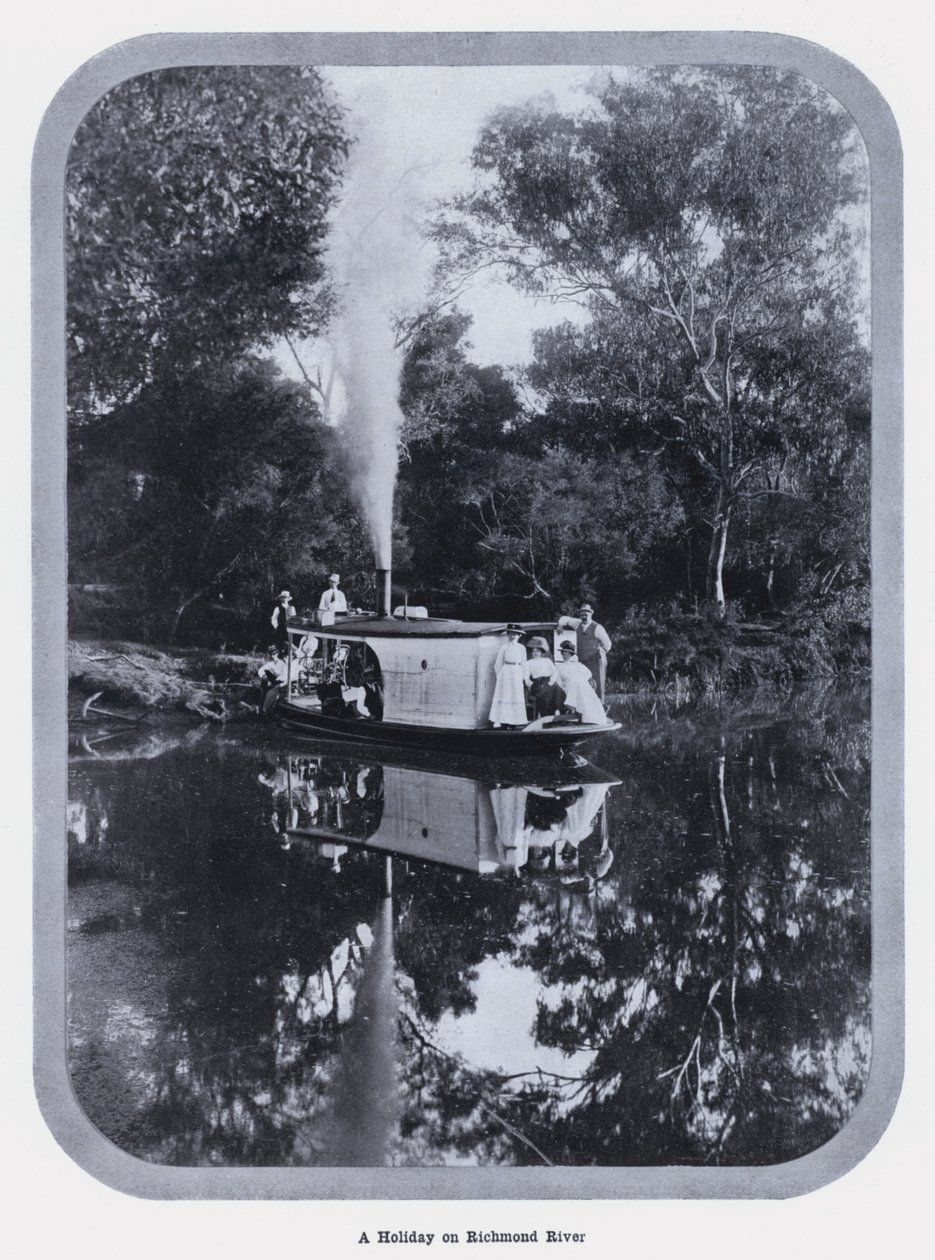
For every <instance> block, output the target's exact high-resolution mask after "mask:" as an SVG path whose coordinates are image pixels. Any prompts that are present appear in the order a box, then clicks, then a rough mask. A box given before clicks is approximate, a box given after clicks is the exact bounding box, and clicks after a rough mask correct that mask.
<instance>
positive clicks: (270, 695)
mask: <svg viewBox="0 0 935 1260" xmlns="http://www.w3.org/2000/svg"><path fill="white" fill-rule="evenodd" d="M288 650H289V649H288V648H287V647H278V646H277V645H276V644H275V643H271V644H270V646H269V651H268V653H267V659H266V660H265V661H264V662H263V664H262V665H261V666H260V668H259V669H258V670H257V676H258V677H259V680H260V704H259V712H260V713H261V714H264V713H269V712H270V710H271V709H272V708H273V706H274V705H275V703H276V701H277V700H278V699H279V697H280V695H281V694H282V691H283V688H284V687H285V685H286V679H287V678H288V676H289V670H288V666H287V664H286V653H287V652H288Z"/></svg>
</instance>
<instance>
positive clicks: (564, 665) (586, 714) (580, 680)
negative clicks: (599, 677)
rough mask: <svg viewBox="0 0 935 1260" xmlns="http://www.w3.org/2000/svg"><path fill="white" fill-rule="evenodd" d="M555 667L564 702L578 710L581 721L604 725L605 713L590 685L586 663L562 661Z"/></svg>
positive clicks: (589, 673) (589, 672)
mask: <svg viewBox="0 0 935 1260" xmlns="http://www.w3.org/2000/svg"><path fill="white" fill-rule="evenodd" d="M556 668H557V669H558V677H559V681H560V683H561V685H562V690H563V691H564V692H565V702H566V704H569V705H570V706H571V707H572V708H573V709H577V710H578V712H579V713H580V714H581V719H582V721H584V722H593V723H596V724H597V725H598V726H606V724H607V714H606V713H605V711H604V706H603V705H602V704H601V702H600V700H599V699H598V698H597V692H596V691H595V690H594V688H593V687H592V686H591V671H590V670H589V669H588V667H587V665H582V663H581V662H580V661H562V662H561V663H560V664H559V665H558V666H556Z"/></svg>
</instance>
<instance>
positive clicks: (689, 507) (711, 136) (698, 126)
mask: <svg viewBox="0 0 935 1260" xmlns="http://www.w3.org/2000/svg"><path fill="white" fill-rule="evenodd" d="M348 144H349V141H348V139H347V137H346V136H345V133H344V130H343V127H342V117H341V112H340V109H339V107H338V106H337V105H336V104H335V103H334V101H333V100H332V99H331V97H330V96H329V94H328V92H327V91H326V89H325V87H324V85H323V82H322V80H321V79H320V78H319V76H318V75H317V73H316V72H314V71H311V70H302V69H295V68H288V67H286V68H271V67H270V68H249V67H230V68H217V67H215V68H201V69H197V68H193V69H178V70H171V71H169V70H167V71H161V72H158V73H155V74H149V75H144V76H141V77H140V78H138V79H133V80H130V81H128V82H127V83H124V84H121V85H120V86H119V87H118V88H116V89H114V91H112V92H110V93H109V94H108V95H107V96H106V97H104V98H103V99H102V100H101V101H100V102H99V103H98V105H97V106H95V107H94V109H92V111H91V112H90V113H89V114H88V116H87V117H86V118H85V120H84V121H83V122H82V124H81V126H80V127H79V129H78V131H77V133H76V137H75V141H74V145H73V148H72V153H71V157H70V161H69V167H68V178H67V186H66V192H67V216H66V229H67V247H68V268H69V271H68V337H69V379H68V389H69V420H70V465H69V476H70V483H69V508H70V539H71V551H70V557H71V581H72V584H73V593H74V595H75V602H74V605H73V612H74V613H75V617H76V625H77V626H78V628H81V627H82V626H85V627H86V628H88V629H93V630H95V631H97V632H100V633H107V632H108V630H109V629H113V630H119V632H120V633H122V634H129V633H137V634H140V635H142V636H145V637H148V638H150V639H152V638H159V637H177V638H179V639H181V640H192V639H194V638H197V637H199V636H200V637H201V638H202V639H206V640H210V641H212V642H213V641H216V640H217V638H218V635H221V637H222V638H223V639H224V640H225V641H227V642H234V641H238V640H239V641H240V642H242V643H243V642H247V643H249V642H255V641H256V637H257V634H258V633H260V631H258V629H257V627H258V618H259V615H260V610H261V609H262V607H263V606H264V605H265V602H266V601H267V600H268V599H269V597H270V596H271V595H274V594H275V591H276V590H277V589H278V587H279V586H280V585H283V584H287V585H289V586H290V587H292V588H293V590H294V591H295V593H296V595H297V599H298V603H299V605H300V606H303V605H308V604H314V603H315V602H316V597H317V592H318V587H319V584H320V583H321V582H322V580H323V578H324V576H325V575H326V574H327V572H328V571H329V570H330V569H331V568H334V567H336V568H338V569H340V570H341V572H342V574H343V576H344V579H345V580H344V585H345V588H346V589H347V590H348V593H349V595H350V597H351V599H352V601H354V600H356V601H358V602H360V603H364V604H366V603H367V602H368V600H369V598H370V594H371V589H372V588H371V578H370V570H371V567H372V562H373V561H372V555H371V552H370V546H369V543H368V542H367V533H366V530H365V529H364V528H363V527H362V524H361V521H360V520H359V518H358V515H357V513H356V511H355V510H354V508H353V507H352V505H351V501H350V499H349V498H348V493H347V491H348V487H349V484H350V479H349V478H348V477H347V476H346V475H345V474H346V463H345V461H346V459H347V458H348V455H347V452H346V451H345V452H343V453H342V450H341V447H340V444H339V443H336V442H335V441H334V430H333V429H332V428H331V426H330V424H328V423H325V419H326V418H324V417H323V416H322V414H321V411H320V404H322V397H320V396H319V394H316V392H315V389H314V387H313V384H312V377H311V376H309V375H306V377H305V380H304V382H303V383H302V384H298V383H294V382H292V381H288V380H286V379H284V378H283V376H282V375H281V374H280V372H279V370H278V369H277V368H276V367H275V366H274V365H273V364H274V360H273V359H270V358H266V359H264V358H263V355H265V354H268V351H269V350H270V348H271V347H272V346H273V344H274V343H276V342H277V341H278V343H279V344H280V345H281V344H282V339H284V338H288V339H290V341H291V338H292V336H293V335H295V336H297V337H300V338H306V339H307V338H309V337H313V336H315V335H318V334H321V333H323V332H326V331H327V327H328V320H329V315H330V310H331V305H332V302H331V295H330V293H329V289H328V277H327V275H326V274H325V267H324V262H323V259H324V257H325V253H324V251H325V246H326V244H327V231H328V215H329V212H330V210H331V208H332V205H333V203H334V200H335V198H336V196H337V192H338V187H339V182H340V177H341V170H342V163H343V160H344V157H345V155H346V153H347V149H348ZM473 162H474V167H475V171H476V177H477V183H476V186H475V188H474V189H473V191H472V192H470V193H468V194H465V195H463V196H461V197H459V198H457V199H455V200H454V201H452V202H450V203H449V204H448V206H447V207H446V208H445V209H444V210H443V212H442V213H441V214H440V216H439V217H438V218H436V220H435V221H434V224H433V225H432V227H431V232H432V235H433V236H434V238H435V241H436V243H437V244H438V245H439V247H440V265H439V281H440V286H441V288H440V292H439V294H437V295H436V296H435V298H434V299H433V302H434V304H432V305H429V306H428V307H427V309H426V310H425V311H423V312H422V313H421V314H420V315H417V317H416V318H408V319H407V320H405V321H404V322H403V323H402V324H400V326H399V331H400V340H401V342H402V346H403V365H402V373H401V380H400V402H401V406H402V410H403V414H404V416H405V424H404V427H403V431H402V434H401V437H400V479H399V483H398V486H397V492H396V521H395V535H394V544H393V562H394V575H395V579H396V584H397V597H398V598H402V596H403V595H404V594H407V595H408V596H409V598H410V600H411V601H412V602H418V603H427V604H428V605H430V606H431V607H432V608H433V610H435V611H439V612H446V611H448V612H453V613H456V614H457V615H468V616H470V615H474V616H484V615H491V616H504V617H509V616H512V617H517V616H518V617H524V616H529V617H539V616H549V615H553V614H555V613H557V612H559V611H568V610H570V608H571V607H572V606H573V605H574V604H575V603H576V602H578V601H580V600H581V599H582V598H583V597H587V598H589V599H591V600H592V601H593V602H595V603H596V605H597V607H598V610H599V617H600V619H601V620H602V621H605V622H607V623H609V624H610V625H611V627H612V628H621V629H622V627H623V625H624V623H626V626H627V634H628V642H629V644H630V651H629V656H628V660H629V661H630V662H631V663H634V662H635V664H633V669H632V671H631V672H632V674H633V676H634V677H639V678H641V679H645V680H651V681H657V680H659V679H665V678H669V679H671V678H673V677H676V678H677V676H678V674H679V671H680V670H684V669H685V668H686V667H687V662H689V661H694V662H695V663H696V665H697V669H696V673H698V675H699V676H703V675H705V674H706V672H711V671H714V672H717V670H718V669H719V668H720V665H719V662H722V659H723V654H724V651H725V646H727V647H729V646H730V643H731V642H732V641H733V640H732V638H731V636H732V634H733V631H732V630H731V629H730V626H731V624H732V623H738V622H740V623H743V622H744V621H745V620H746V621H748V622H749V620H750V619H751V618H755V619H758V620H761V621H762V620H763V619H764V618H765V619H766V620H769V619H770V618H775V617H777V616H779V615H782V616H783V617H784V618H785V622H786V628H787V629H788V631H789V634H788V636H787V638H786V640H785V641H784V645H783V646H782V647H781V648H780V649H778V655H777V657H776V660H775V661H774V662H773V664H772V665H771V666H770V667H769V670H768V671H767V672H772V673H773V674H774V675H776V676H786V675H789V676H795V675H796V674H800V673H802V672H803V671H804V672H807V673H816V672H817V673H822V672H827V671H828V670H829V669H836V668H838V667H839V666H841V665H846V664H849V663H850V664H853V663H855V662H857V663H860V662H861V661H863V660H864V659H865V658H866V644H867V631H868V628H869V597H868V590H869V537H868V534H869V530H868V526H869V487H870V461H869V427H870V409H869V354H868V351H867V347H866V336H865V330H864V320H865V312H864V310H863V307H862V302H863V295H864V291H863V288H862V284H861V267H860V264H861V260H862V258H863V254H862V252H861V251H862V242H861V235H860V232H861V226H862V219H861V214H862V208H863V206H864V205H865V189H864V185H863V176H864V162H863V150H862V146H861V143H860V139H859V137H858V135H857V133H856V132H855V131H854V129H853V126H852V124H851V122H850V120H849V118H848V117H847V115H846V114H845V113H844V112H843V111H842V110H841V109H840V108H839V107H838V106H837V105H836V103H835V102H833V101H832V100H831V99H830V98H828V97H827V96H826V95H825V94H824V93H822V92H821V91H820V90H819V89H818V88H816V87H815V86H814V85H813V84H811V83H809V82H808V81H806V80H804V79H802V78H800V77H799V76H796V75H791V74H786V73H781V72H778V71H773V70H768V69H764V68H746V69H742V68H733V69H732V68H720V69H718V70H717V71H713V70H712V71H702V70H697V71H686V70H666V71H661V70H659V71H647V72H633V73H631V74H627V75H623V76H618V77H616V78H615V77H613V76H609V77H607V78H606V79H605V81H604V83H603V86H601V87H599V88H596V89H595V90H594V91H593V92H592V97H591V100H590V103H589V104H588V105H587V107H585V108H582V109H580V110H579V111H578V112H577V113H560V112H557V111H556V110H554V109H552V108H550V107H548V106H545V105H535V106H529V107H526V108H523V109H509V110H504V111H501V113H499V114H498V115H495V116H494V117H493V118H492V120H491V121H490V122H489V123H488V124H487V125H486V126H485V128H484V129H483V130H482V132H481V134H480V136H479V139H478V142H477V145H476V148H475V151H474V155H473ZM491 268H493V269H499V272H500V274H501V275H502V276H504V277H505V279H506V280H507V281H508V282H509V283H512V284H514V285H517V286H519V287H521V288H523V289H525V290H529V291H532V292H535V293H538V294H541V295H545V296H547V297H549V298H551V299H555V300H559V299H571V300H573V301H575V302H577V303H578V304H579V310H580V314H579V317H578V318H575V319H568V318H557V319H556V320H555V321H554V322H553V324H552V325H551V326H549V327H543V328H541V329H540V330H539V331H538V332H537V333H536V334H535V337H534V341H533V352H532V356H531V360H530V362H528V363H527V364H525V365H515V366H511V367H506V366H501V365H480V364H478V363H476V362H473V361H472V357H471V342H470V335H471V319H470V316H468V315H467V314H465V313H464V312H463V311H461V310H459V309H458V307H457V305H456V304H455V302H454V300H453V299H452V298H451V296H450V295H451V294H452V293H456V292H459V291H460V290H461V289H462V287H463V285H464V282H465V278H466V277H467V276H469V275H470V274H471V273H472V272H473V271H476V270H478V269H480V270H484V271H488V270H489V269H491ZM567 309H568V308H566V310H567ZM410 315H411V313H410ZM102 588H104V589H106V590H107V591H108V592H110V597H111V598H112V600H113V602H114V604H115V605H116V606H117V607H118V608H119V610H120V615H119V617H117V618H115V617H114V616H113V614H112V613H109V614H107V615H106V616H103V617H102V616H100V615H92V614H91V612H90V611H89V610H90V605H89V603H88V600H89V599H91V598H96V596H91V595H89V594H88V591H89V590H91V591H95V590H100V589H102ZM82 601H83V602H82ZM224 609H231V610H234V611H232V612H229V613H226V614H225V613H224V612H223V610H224ZM707 614H713V618H714V620H715V621H716V622H718V623H720V625H721V630H720V631H718V632H717V634H716V635H715V638H713V639H710V642H709V638H710V635H711V633H712V632H711V631H710V627H708V628H704V627H702V626H701V625H700V623H699V624H695V625H694V626H693V624H692V622H691V619H692V618H699V619H703V618H704V616H706V615H707ZM115 621H117V622H119V624H114V623H115ZM717 635H719V636H720V637H717ZM706 636H708V637H706ZM666 639H668V649H671V648H672V646H673V644H674V643H676V642H677V644H678V645H680V646H678V650H677V651H674V650H668V649H667V644H666ZM861 644H862V645H863V646H861ZM660 662H663V663H662V664H660ZM665 662H668V663H667V664H666V663H665ZM699 662H700V663H699ZM796 662H798V663H796ZM612 665H613V662H612ZM736 667H737V666H736V661H734V664H733V665H732V666H731V668H736ZM616 668H617V672H618V676H619V675H620V674H621V672H623V673H626V672H627V671H626V670H625V669H624V668H623V658H622V657H619V656H618V659H617V665H616ZM740 668H741V672H742V671H743V668H745V667H740ZM739 676H740V675H739V674H738V678H739ZM756 676H757V670H756V668H752V676H749V677H746V680H747V681H752V680H753V679H754V678H755V677H756Z"/></svg>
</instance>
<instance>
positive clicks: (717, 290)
mask: <svg viewBox="0 0 935 1260" xmlns="http://www.w3.org/2000/svg"><path fill="white" fill-rule="evenodd" d="M862 156H863V153H862V148H861V144H860V140H859V137H858V135H857V133H856V131H855V130H854V128H853V124H852V123H851V121H850V119H849V117H848V116H847V115H846V113H845V112H844V111H843V110H842V109H841V108H840V107H838V106H837V105H836V103H835V102H833V101H832V100H831V99H830V98H829V97H828V96H827V95H826V94H825V93H823V92H822V91H821V90H820V89H819V88H817V87H816V86H815V85H814V84H812V83H810V82H809V81H807V80H805V79H803V78H801V77H800V76H797V75H794V74H788V73H784V72H779V71H773V70H770V69H765V68H762V67H755V68H736V69H730V68H723V67H719V68H717V70H684V69H677V70H653V71H649V72H645V73H641V74H634V75H632V76H631V77H628V78H626V79H616V78H614V77H610V78H608V80H607V81H606V83H605V84H604V86H603V87H600V88H598V89H596V90H595V91H594V94H593V103H592V105H591V106H590V107H589V108H587V109H584V110H582V111H580V112H579V113H577V114H574V115H571V114H563V113H559V112H557V111H555V110H553V109H549V108H545V107H540V106H529V107H526V108H522V109H509V110H505V111H502V112H501V113H500V114H498V115H496V116H495V117H494V118H493V120H492V121H491V122H490V123H489V124H488V125H487V126H486V127H485V128H484V130H483V132H482V134H481V136H480V139H479V141H478V143H477V146H476V148H475V151H474V159H473V160H474V165H475V168H476V170H477V172H478V182H477V186H476V187H475V189H474V191H473V192H471V193H469V194H466V195H464V196H462V197H460V198H457V199H455V201H454V202H453V203H451V205H450V206H449V208H448V211H447V212H446V213H445V214H444V215H443V216H442V217H441V219H440V220H439V222H438V224H437V225H436V229H435V236H436V239H437V240H438V241H439V242H440V244H441V246H442V248H443V250H444V254H445V268H446V271H447V273H448V274H449V275H450V274H455V275H459V276H463V275H464V274H465V273H466V272H470V271H471V270H472V269H476V268H479V267H489V266H491V265H492V264H497V265H499V266H500V267H501V268H502V269H503V270H504V271H505V273H506V275H507V276H508V278H509V279H510V281H511V282H512V283H514V284H517V285H519V286H521V287H523V288H525V289H527V290H530V291H533V292H536V293H542V294H545V295H547V296H550V297H552V298H553V299H572V300H575V301H578V302H580V303H581V304H583V305H584V306H585V308H586V310H587V313H588V317H589V318H588V321H587V323H586V324H585V325H584V326H583V327H581V326H573V325H567V326H566V327H564V328H559V329H557V330H553V331H551V332H546V333H543V334H542V335H541V336H540V338H539V340H538V343H537V355H536V361H535V363H534V365H533V367H532V370H531V374H530V376H531V381H532V383H533V384H534V385H535V386H536V387H537V388H538V390H539V391H540V392H541V394H542V396H543V397H544V398H545V399H546V400H547V403H548V405H549V406H550V407H551V409H552V411H553V414H558V415H561V417H562V418H563V419H564V421H565V425H566V428H567V429H568V430H573V429H577V428H578V427H579V424H580V420H581V419H582V417H585V418H586V419H587V421H588V424H589V428H591V429H592V430H599V431H603V433H604V435H605V438H606V439H607V440H608V441H609V445H610V450H611V451H613V450H616V451H619V450H620V449H623V448H626V447H627V446H628V445H632V444H633V442H634V440H638V439H639V438H643V439H645V438H649V439H651V440H652V442H653V443H654V444H655V446H656V448H657V452H658V458H659V461H660V462H661V463H662V464H663V465H664V466H666V467H667V469H668V471H669V473H670V474H672V475H677V476H681V477H684V476H685V475H686V473H688V474H690V476H691V478H692V485H693V490H694V489H697V488H698V487H699V486H700V488H701V496H700V497H701V499H702V501H703V515H704V518H705V521H706V525H707V529H708V534H709V539H708V544H709V554H708V563H707V593H708V596H709V598H710V599H711V601H712V602H713V604H714V606H715V607H716V608H717V610H718V611H719V612H720V613H721V614H723V612H724V607H725V595H724V587H723V566H724V559H725V554H726V548H727V538H728V529H729V525H730V522H731V519H732V517H733V515H734V514H735V512H736V511H737V508H738V505H739V504H740V503H741V502H742V501H743V500H745V499H748V498H750V497H766V496H779V495H787V494H794V493H795V492H796V489H795V481H794V474H795V471H796V467H797V465H796V461H797V460H798V458H799V457H800V456H804V455H808V454H810V453H813V452H814V451H815V450H816V448H817V447H818V446H819V445H824V447H825V448H828V447H833V446H834V445H835V443H838V445H840V442H841V435H842V432H843V427H844V415H845V411H846V408H847V405H848V402H849V400H850V398H851V397H852V395H853V394H854V393H855V392H859V391H861V390H863V389H865V386H866V377H867V361H866V353H865V350H864V348H863V345H862V341H861V336H860V327H859V321H860V317H861V305H860V303H861V294H860V287H859V270H858V262H859V228H860V223H859V216H857V215H856V213H855V207H857V206H859V204H860V202H861V199H862V197H863V195H864V188H863V182H862V177H863V165H862ZM599 437H600V432H595V433H591V434H589V436H588V440H589V441H595V440H599Z"/></svg>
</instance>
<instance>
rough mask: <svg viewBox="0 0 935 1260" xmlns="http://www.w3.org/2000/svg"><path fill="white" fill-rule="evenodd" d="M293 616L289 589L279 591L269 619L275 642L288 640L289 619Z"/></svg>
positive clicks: (293, 610)
mask: <svg viewBox="0 0 935 1260" xmlns="http://www.w3.org/2000/svg"><path fill="white" fill-rule="evenodd" d="M294 616H295V608H294V607H293V606H292V595H291V594H290V593H289V591H280V592H279V595H278V597H277V600H276V607H275V608H274V609H273V611H272V614H271V616H270V619H269V623H270V625H271V626H272V627H273V638H274V639H275V640H276V643H277V644H280V643H288V642H289V621H290V619H291V618H292V617H294Z"/></svg>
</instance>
